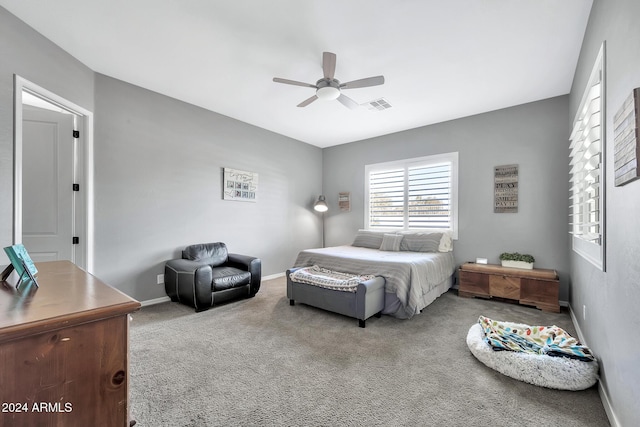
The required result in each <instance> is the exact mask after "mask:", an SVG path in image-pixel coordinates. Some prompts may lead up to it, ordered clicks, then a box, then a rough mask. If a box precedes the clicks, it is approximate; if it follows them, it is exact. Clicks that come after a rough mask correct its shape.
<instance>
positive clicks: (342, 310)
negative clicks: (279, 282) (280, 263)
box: [287, 268, 385, 328]
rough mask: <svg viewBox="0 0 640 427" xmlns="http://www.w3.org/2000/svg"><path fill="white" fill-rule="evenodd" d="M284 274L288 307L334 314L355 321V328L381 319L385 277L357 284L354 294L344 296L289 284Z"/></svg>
mask: <svg viewBox="0 0 640 427" xmlns="http://www.w3.org/2000/svg"><path fill="white" fill-rule="evenodd" d="M296 270H298V269H297V268H292V269H290V270H287V298H288V299H289V304H290V305H295V302H296V301H297V302H300V303H302V304H306V305H310V306H312V307H316V308H321V309H323V310H327V311H331V312H333V313H338V314H342V315H345V316H349V317H353V318H356V319H358V325H359V326H360V327H361V328H364V327H365V321H366V320H367V319H368V318H369V317H371V316H376V317H380V316H381V315H382V309H383V308H384V283H385V280H384V277H382V276H376V277H374V278H373V279H371V280H366V281H363V282H360V283H358V287H357V289H356V292H345V291H339V290H334V289H328V288H323V287H320V286H315V285H309V284H306V283H299V282H294V281H293V280H291V273H293V272H295V271H296Z"/></svg>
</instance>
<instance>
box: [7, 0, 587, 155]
mask: <svg viewBox="0 0 640 427" xmlns="http://www.w3.org/2000/svg"><path fill="white" fill-rule="evenodd" d="M591 4H592V0H562V1H558V0H447V1H435V0H395V1H392V0H305V1H302V0H271V1H265V0H241V1H240V0H181V1H177V0H56V1H51V0H0V5H2V6H3V7H5V8H6V9H8V10H9V11H10V12H12V13H13V14H14V15H16V16H18V17H19V18H20V19H22V20H23V21H25V22H26V23H27V24H29V25H30V26H31V27H33V28H35V29H36V30H37V31H39V32H40V33H42V34H43V35H44V36H45V37H47V38H48V39H50V40H52V41H53V42H55V43H56V44H57V45H59V46H60V47H62V48H63V49H64V50H66V51H67V52H69V53H70V54H71V55H73V56H74V57H76V58H77V59H79V60H80V61H82V62H83V63H84V64H86V65H87V66H88V67H90V68H91V69H92V70H94V71H96V72H99V73H102V74H105V75H108V76H111V77H114V78H117V79H120V80H123V81H126V82H129V83H132V84H135V85H138V86H141V87H144V88H147V89H150V90H153V91H156V92H160V93H162V94H165V95H168V96H171V97H174V98H177V99H180V100H183V101H186V102H189V103H192V104H195V105H198V106H200V107H203V108H206V109H208V110H212V111H215V112H217V113H220V114H224V115H226V116H229V117H233V118H235V119H238V120H241V121H243V122H246V123H250V124H252V125H255V126H259V127H261V128H264V129H268V130H270V131H273V132H277V133H279V134H282V135H286V136H289V137H291V138H295V139H297V140H300V141H304V142H307V143H309V144H313V145H316V146H318V147H328V146H332V145H337V144H342V143H348V142H352V141H357V140H361V139H366V138H372V137H375V136H379V135H385V134H389V133H393V132H398V131H401V130H406V129H411V128H415V127H420V126H425V125H428V124H432V123H438V122H442V121H446V120H451V119H455V118H459V117H465V116H469V115H473V114H478V113H482V112H486V111H492V110H496V109H500V108H505V107H509V106H513V105H519V104H523V103H527V102H532V101H536V100H540V99H545V98H549V97H554V96H558V95H564V94H567V93H569V90H570V88H571V83H572V79H573V74H574V71H575V67H576V63H577V60H578V55H579V53H580V46H581V44H582V38H583V36H584V31H585V28H586V24H587V20H588V16H589V11H590V10H591ZM323 51H330V52H334V53H336V54H337V67H336V74H335V75H336V78H337V79H339V80H340V81H342V82H347V81H350V80H356V79H360V78H364V77H370V76H375V75H380V74H382V75H384V77H385V80H386V81H385V84H384V85H382V86H376V87H370V88H361V89H352V90H349V91H345V92H344V93H345V95H348V96H349V97H351V98H352V99H354V100H355V101H356V102H358V103H360V104H365V103H367V102H369V101H372V100H375V99H378V98H385V99H386V100H387V101H388V102H389V103H390V104H391V105H392V108H390V109H387V110H384V111H371V110H369V109H367V108H366V107H362V108H359V109H357V110H349V109H347V108H345V107H344V106H343V105H342V104H340V103H339V102H338V101H320V100H318V101H316V102H314V103H312V104H310V105H309V106H307V107H305V108H298V107H296V105H297V104H299V103H300V102H302V101H303V100H305V99H307V98H309V97H310V96H312V95H313V94H314V89H312V88H305V87H300V86H289V85H283V84H279V83H274V82H273V81H272V79H273V77H282V78H285V79H291V80H297V81H302V82H308V83H312V84H315V82H316V80H318V79H320V78H321V77H322V68H321V64H322V52H323Z"/></svg>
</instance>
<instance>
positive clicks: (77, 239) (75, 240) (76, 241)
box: [73, 237, 80, 245]
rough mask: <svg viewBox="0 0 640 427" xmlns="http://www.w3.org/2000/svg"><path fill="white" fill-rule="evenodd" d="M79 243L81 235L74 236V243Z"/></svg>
mask: <svg viewBox="0 0 640 427" xmlns="http://www.w3.org/2000/svg"><path fill="white" fill-rule="evenodd" d="M79 243H80V238H79V237H74V238H73V244H74V245H77V244H79Z"/></svg>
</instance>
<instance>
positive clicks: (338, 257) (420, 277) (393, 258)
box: [295, 246, 455, 318]
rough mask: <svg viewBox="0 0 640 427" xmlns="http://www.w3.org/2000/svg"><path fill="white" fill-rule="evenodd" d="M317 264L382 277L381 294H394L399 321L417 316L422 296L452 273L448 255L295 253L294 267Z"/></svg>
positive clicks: (348, 249)
mask: <svg viewBox="0 0 640 427" xmlns="http://www.w3.org/2000/svg"><path fill="white" fill-rule="evenodd" d="M311 265H318V266H320V267H323V268H327V269H329V270H334V271H340V272H344V273H355V274H372V275H376V276H383V277H384V278H385V280H386V284H385V291H386V292H389V293H393V294H395V295H396V296H397V297H398V299H399V300H400V302H401V304H402V310H403V312H396V313H392V314H393V315H394V316H396V317H399V318H410V317H412V316H413V315H415V314H418V313H419V312H420V310H422V309H423V308H425V307H426V306H427V304H426V303H425V300H424V298H423V295H424V294H426V293H427V292H429V291H430V290H431V289H432V288H433V287H435V286H436V285H438V284H439V283H441V282H443V281H444V280H445V279H447V278H448V277H449V276H451V275H452V274H453V272H454V271H455V261H454V258H453V253H451V252H444V253H443V252H437V253H433V252H406V251H399V252H393V251H380V250H378V249H368V248H361V247H356V246H334V247H330V248H322V249H307V250H304V251H302V252H300V253H299V254H298V258H297V260H296V263H295V267H309V266H311Z"/></svg>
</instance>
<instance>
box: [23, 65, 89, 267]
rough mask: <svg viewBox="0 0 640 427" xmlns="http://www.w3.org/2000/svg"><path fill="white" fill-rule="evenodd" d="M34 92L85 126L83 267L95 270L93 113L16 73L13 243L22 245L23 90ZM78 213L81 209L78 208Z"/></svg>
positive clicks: (79, 159) (82, 209)
mask: <svg viewBox="0 0 640 427" xmlns="http://www.w3.org/2000/svg"><path fill="white" fill-rule="evenodd" d="M23 90H24V91H26V92H30V93H32V94H33V95H35V96H38V97H39V98H42V99H44V100H46V101H48V102H50V103H51V104H54V105H57V106H58V107H61V108H63V109H65V110H67V111H69V112H71V113H73V114H74V115H76V117H77V119H78V120H80V121H82V122H83V123H82V125H81V129H83V133H84V136H83V138H82V139H83V144H84V150H80V152H81V153H83V154H84V156H83V158H78V159H77V161H78V162H82V163H83V167H82V168H81V170H83V171H84V176H82V177H80V178H83V179H82V182H84V183H85V184H84V190H85V194H84V196H85V197H84V198H83V199H84V203H83V206H80V212H83V211H84V215H85V218H84V230H83V231H84V236H85V239H86V241H85V245H84V252H85V253H84V260H85V265H79V267H81V268H83V269H85V270H86V271H87V272H89V273H91V272H93V267H94V264H93V253H94V247H93V246H94V240H93V239H94V198H93V177H94V170H93V113H92V112H91V111H89V110H87V109H85V108H82V107H80V106H79V105H76V104H74V103H73V102H70V101H68V100H66V99H64V98H62V97H61V96H58V95H56V94H55V93H53V92H50V91H48V90H47V89H45V88H43V87H41V86H38V85H37V84H35V83H33V82H30V81H29V80H27V79H25V78H23V77H20V76H18V75H17V74H14V92H13V99H14V109H13V111H14V126H13V129H14V135H13V141H14V145H13V173H14V176H13V242H14V244H18V243H21V242H22V171H23V168H22V160H23V157H22V146H23V141H22V118H23V117H22V91H23ZM76 214H77V211H76Z"/></svg>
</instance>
